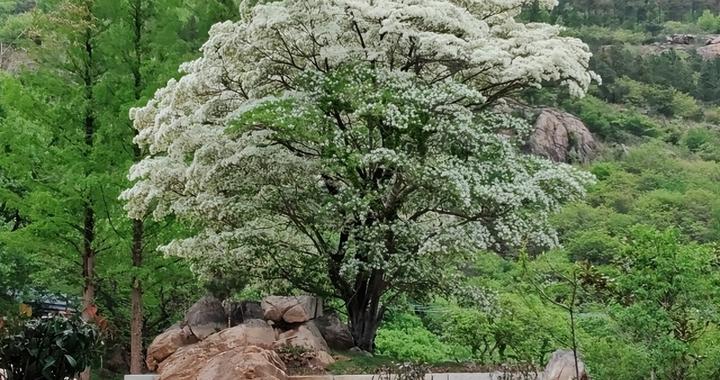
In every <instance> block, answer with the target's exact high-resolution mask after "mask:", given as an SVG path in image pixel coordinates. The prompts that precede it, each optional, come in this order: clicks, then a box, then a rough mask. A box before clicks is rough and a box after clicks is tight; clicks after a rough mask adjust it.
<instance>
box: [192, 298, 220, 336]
mask: <svg viewBox="0 0 720 380" xmlns="http://www.w3.org/2000/svg"><path fill="white" fill-rule="evenodd" d="M184 323H185V325H187V326H188V327H189V328H190V330H191V331H192V333H193V334H194V335H195V336H196V337H197V338H198V339H200V340H203V339H205V338H207V337H208V336H210V335H212V334H214V333H216V332H218V331H220V330H222V329H224V328H226V327H227V325H228V318H227V315H226V314H225V307H224V306H223V304H222V302H220V300H218V299H217V298H215V297H212V296H205V297H203V298H201V299H200V300H198V301H197V302H195V304H193V305H192V306H191V307H190V309H188V311H187V313H185V322H184Z"/></svg>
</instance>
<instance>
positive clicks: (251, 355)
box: [197, 346, 287, 380]
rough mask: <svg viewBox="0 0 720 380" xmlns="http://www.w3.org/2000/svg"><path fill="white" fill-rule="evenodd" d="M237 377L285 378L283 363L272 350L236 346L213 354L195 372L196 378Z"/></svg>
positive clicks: (228, 379) (230, 379)
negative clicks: (196, 372)
mask: <svg viewBox="0 0 720 380" xmlns="http://www.w3.org/2000/svg"><path fill="white" fill-rule="evenodd" d="M238 379H265V380H285V379H287V375H286V374H285V364H284V363H283V362H282V360H280V357H279V356H278V354H277V353H275V352H274V351H270V350H266V349H263V348H260V347H255V346H249V347H238V348H235V349H233V350H231V351H227V352H223V353H221V354H219V355H216V356H214V357H213V358H212V359H210V360H209V361H208V362H207V364H205V366H204V367H203V368H202V369H201V370H200V371H199V372H198V374H197V380H238Z"/></svg>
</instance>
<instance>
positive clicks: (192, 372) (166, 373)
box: [156, 342, 220, 380]
mask: <svg viewBox="0 0 720 380" xmlns="http://www.w3.org/2000/svg"><path fill="white" fill-rule="evenodd" d="M201 344H202V342H201V343H197V344H194V345H191V346H185V347H182V348H180V349H179V350H177V351H175V353H174V354H172V355H170V356H169V357H168V358H167V359H165V360H164V361H163V362H162V363H160V365H159V366H158V367H157V371H156V372H157V374H158V376H159V379H158V380H196V379H197V374H198V372H200V370H201V369H202V368H203V367H204V366H205V364H206V363H207V362H208V360H210V358H212V357H213V356H215V355H217V354H219V353H220V352H219V351H216V350H214V349H212V347H204V346H202V345H201Z"/></svg>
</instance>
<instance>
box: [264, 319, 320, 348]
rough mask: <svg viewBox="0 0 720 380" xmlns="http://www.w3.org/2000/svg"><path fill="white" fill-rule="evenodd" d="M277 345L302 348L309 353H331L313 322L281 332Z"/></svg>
mask: <svg viewBox="0 0 720 380" xmlns="http://www.w3.org/2000/svg"><path fill="white" fill-rule="evenodd" d="M275 345H276V346H293V347H301V348H304V349H306V350H309V351H325V352H327V351H330V348H329V347H328V345H327V342H325V339H324V338H323V337H322V334H321V333H320V330H318V328H317V326H315V323H314V322H313V321H310V322H306V323H303V324H302V325H299V326H297V327H294V328H291V329H290V330H287V331H285V332H281V333H280V334H279V335H278V340H277V342H275Z"/></svg>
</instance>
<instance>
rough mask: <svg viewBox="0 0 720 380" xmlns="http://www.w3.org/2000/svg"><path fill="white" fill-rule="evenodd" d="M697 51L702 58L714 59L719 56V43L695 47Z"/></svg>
mask: <svg viewBox="0 0 720 380" xmlns="http://www.w3.org/2000/svg"><path fill="white" fill-rule="evenodd" d="M697 53H698V55H700V56H701V57H703V59H715V58H717V57H720V43H713V44H710V45H706V46H701V47H699V48H698V49H697Z"/></svg>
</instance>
